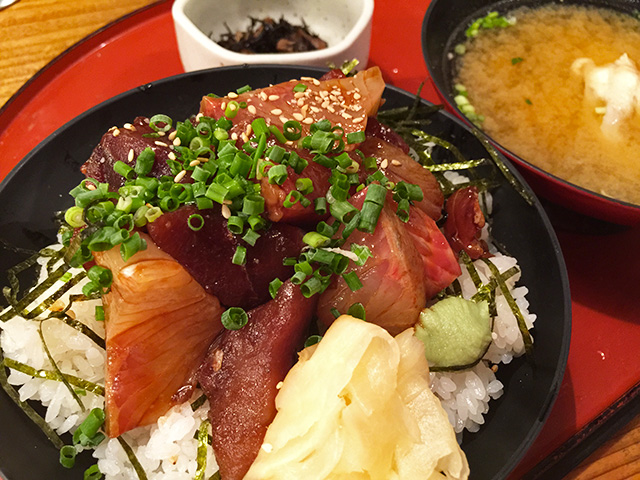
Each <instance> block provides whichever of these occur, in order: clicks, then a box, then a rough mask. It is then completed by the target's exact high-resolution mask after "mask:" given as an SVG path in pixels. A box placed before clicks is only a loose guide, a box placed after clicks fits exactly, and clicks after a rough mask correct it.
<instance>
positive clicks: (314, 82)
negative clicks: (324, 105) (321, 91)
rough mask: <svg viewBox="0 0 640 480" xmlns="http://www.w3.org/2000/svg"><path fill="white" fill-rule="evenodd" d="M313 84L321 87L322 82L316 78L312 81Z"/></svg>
mask: <svg viewBox="0 0 640 480" xmlns="http://www.w3.org/2000/svg"><path fill="white" fill-rule="evenodd" d="M311 81H312V82H313V84H314V85H316V86H317V85H320V80H318V79H317V78H314V79H313V80H311Z"/></svg>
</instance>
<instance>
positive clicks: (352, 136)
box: [347, 131, 367, 145]
mask: <svg viewBox="0 0 640 480" xmlns="http://www.w3.org/2000/svg"><path fill="white" fill-rule="evenodd" d="M366 138H367V137H366V135H365V133H364V131H360V132H351V133H347V143H348V144H350V145H351V144H354V143H362V142H364V141H365V139H366Z"/></svg>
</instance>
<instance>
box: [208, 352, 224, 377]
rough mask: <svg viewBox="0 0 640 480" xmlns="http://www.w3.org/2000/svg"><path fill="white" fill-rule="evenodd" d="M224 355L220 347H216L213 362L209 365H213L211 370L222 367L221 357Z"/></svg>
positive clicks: (215, 370)
mask: <svg viewBox="0 0 640 480" xmlns="http://www.w3.org/2000/svg"><path fill="white" fill-rule="evenodd" d="M223 357H224V353H223V352H222V350H220V349H216V350H215V351H214V352H213V362H212V364H211V366H212V367H213V371H214V372H217V371H218V370H220V369H221V368H222V358H223Z"/></svg>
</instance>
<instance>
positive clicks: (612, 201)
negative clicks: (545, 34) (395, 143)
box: [421, 0, 640, 214]
mask: <svg viewBox="0 0 640 480" xmlns="http://www.w3.org/2000/svg"><path fill="white" fill-rule="evenodd" d="M439 1H440V2H441V3H442V2H446V1H447V0H431V2H430V3H429V7H428V8H427V12H426V13H425V16H424V20H423V21H422V33H421V35H422V56H423V58H424V62H425V65H426V67H427V71H428V72H429V78H430V79H431V81H432V82H433V84H434V85H435V87H436V89H437V90H438V93H439V94H440V96H441V97H442V98H443V99H444V100H445V101H446V102H447V105H448V106H449V107H450V108H452V109H453V110H454V111H455V112H456V113H457V115H458V116H459V117H460V119H462V121H463V122H464V123H465V124H467V126H471V125H472V123H471V122H470V121H469V120H468V119H467V117H466V116H465V115H464V113H462V111H461V110H460V109H459V108H458V107H457V105H456V104H455V102H453V101H452V100H451V94H450V89H449V88H448V87H449V85H443V84H442V83H441V82H440V81H439V80H438V75H435V76H434V70H433V66H432V63H431V61H430V58H429V56H428V53H427V52H428V49H427V44H428V42H429V40H428V39H429V36H428V35H427V30H428V27H429V24H430V22H432V20H431V18H432V16H433V15H434V13H433V12H434V10H435V8H436V6H437V5H438V2H439ZM498 3H503V2H502V1H501V0H497V1H496V0H494V1H493V2H492V3H490V4H488V5H487V6H485V7H482V8H480V9H478V12H482V11H483V10H487V11H490V10H492V5H496V4H498ZM546 3H549V4H552V3H553V4H557V2H555V1H554V0H546ZM482 133H483V134H484V135H485V136H486V137H487V138H488V139H489V140H491V142H492V143H493V144H494V145H495V146H496V147H497V148H499V149H500V150H502V151H503V152H506V153H507V154H508V155H509V156H510V157H511V158H513V159H514V160H515V161H516V162H518V163H522V164H523V166H525V167H526V168H528V169H530V170H533V171H535V172H536V173H537V174H538V175H540V176H541V177H549V178H550V179H551V180H552V181H553V182H554V183H556V184H560V186H561V188H563V189H567V190H577V191H579V192H580V193H581V194H582V195H584V196H587V197H591V198H592V199H594V200H598V201H601V202H604V203H607V204H609V205H610V206H612V207H613V208H619V207H623V208H624V209H630V210H631V211H634V213H635V211H637V212H638V214H640V204H635V203H630V202H626V201H624V200H619V199H617V198H613V197H607V196H606V195H603V194H601V193H598V192H596V191H594V190H589V189H587V188H584V187H581V186H580V185H576V184H575V183H572V182H570V181H568V180H564V179H563V178H560V177H558V176H556V175H554V174H552V173H549V172H547V171H546V170H543V169H541V168H540V167H537V166H536V165H533V164H532V163H529V162H528V161H526V160H524V159H523V158H522V157H521V156H519V155H516V154H515V153H513V152H512V151H511V150H509V149H508V148H505V147H504V146H502V145H501V144H500V143H498V142H497V141H495V140H494V139H493V138H492V137H491V136H490V135H488V134H487V133H486V132H484V131H482ZM511 158H509V160H511Z"/></svg>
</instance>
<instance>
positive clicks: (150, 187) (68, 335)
mask: <svg viewBox="0 0 640 480" xmlns="http://www.w3.org/2000/svg"><path fill="white" fill-rule="evenodd" d="M384 88H385V84H384V82H383V80H382V76H381V73H380V70H379V69H377V68H371V69H368V70H364V71H362V72H359V73H355V74H352V73H350V74H345V73H344V72H343V71H342V70H340V69H335V70H332V71H330V72H328V73H327V74H325V75H324V76H323V77H322V78H320V79H315V78H310V77H303V78H301V79H297V80H290V81H288V82H284V83H281V84H277V85H273V86H269V87H266V88H261V89H255V90H254V89H252V88H251V87H250V86H244V87H240V88H238V90H237V91H234V92H229V93H228V94H227V95H225V96H222V97H219V96H217V95H213V94H211V95H207V96H205V97H203V98H202V101H201V104H200V111H199V112H198V113H197V114H194V115H193V116H192V117H190V118H187V119H185V120H184V121H174V119H172V118H170V117H168V116H166V115H164V114H158V115H154V116H152V117H151V118H146V117H138V118H136V119H133V120H132V122H131V123H127V124H125V125H122V126H118V127H112V128H110V129H109V130H108V131H107V132H106V133H105V134H104V136H103V137H102V139H101V141H100V143H99V144H98V145H97V146H96V147H95V149H94V150H93V153H92V154H91V156H90V158H88V159H87V161H86V162H85V163H84V164H83V165H82V168H81V170H82V172H83V173H84V174H85V176H86V178H85V179H84V180H83V181H82V182H81V183H80V184H79V185H78V186H77V187H75V188H74V189H73V190H72V191H71V192H70V194H71V197H72V199H73V205H72V206H70V207H69V208H68V209H67V210H66V211H65V212H62V214H61V215H60V220H61V226H60V230H59V244H56V245H53V246H51V247H49V248H46V249H44V250H42V251H40V252H37V253H35V254H34V255H33V256H32V257H30V258H29V259H28V260H26V261H25V262H22V263H20V264H19V265H16V267H14V268H13V269H11V270H10V271H9V272H8V273H9V284H10V286H9V287H6V288H5V289H4V295H5V298H6V300H7V303H8V305H9V306H8V307H7V308H5V309H4V310H3V311H2V312H1V313H0V321H1V322H0V329H1V330H2V332H1V335H0V347H1V348H0V360H1V361H2V362H3V365H4V367H5V368H2V369H0V383H1V384H2V387H3V389H4V390H5V391H6V392H7V394H8V395H9V396H10V397H11V399H12V400H13V401H15V402H16V403H17V404H18V405H19V406H20V407H21V408H22V409H23V410H24V412H25V413H26V414H27V415H28V416H29V417H30V418H31V419H32V420H33V421H34V422H35V423H36V424H38V426H40V427H41V429H42V430H43V432H44V434H45V435H47V436H48V438H49V439H50V440H51V442H52V443H53V445H54V446H55V447H56V448H58V449H59V450H60V462H61V463H62V465H64V466H65V467H69V468H72V467H73V465H74V463H75V458H76V455H77V454H79V453H80V452H82V451H83V450H91V451H92V454H93V456H94V457H95V458H96V459H97V463H96V464H95V465H93V466H92V467H91V468H90V469H89V470H87V471H86V472H85V477H84V478H90V479H97V478H102V477H103V476H104V477H106V478H108V479H130V478H138V479H141V480H142V479H168V478H172V479H175V478H185V479H193V478H195V479H213V478H221V479H222V480H229V479H232V480H233V479H243V478H244V479H261V480H265V479H277V478H305V479H309V478H318V479H324V478H338V477H340V478H343V477H344V476H346V475H350V474H354V473H355V472H360V474H363V475H366V478H372V479H374V478H375V479H378V478H380V479H391V478H397V479H409V478H429V477H430V476H431V475H432V474H433V473H434V472H436V473H438V474H441V475H443V476H444V477H445V478H452V479H460V478H467V477H468V474H469V468H468V464H467V460H466V457H465V455H464V452H463V451H462V450H461V448H460V446H459V440H460V436H461V434H462V432H463V430H468V431H471V432H475V431H477V430H478V429H479V428H480V426H481V425H482V424H483V423H484V418H483V415H484V414H485V413H486V412H487V411H488V408H489V401H490V399H492V398H497V397H499V396H500V395H501V394H502V384H501V383H500V381H499V380H498V379H497V378H496V375H495V373H496V371H497V366H498V364H500V363H508V362H510V361H511V360H512V358H514V357H517V356H520V355H522V354H524V353H525V352H529V351H531V349H532V348H533V340H532V337H531V335H530V333H529V330H530V329H531V328H532V327H533V322H534V320H535V315H533V314H531V313H529V311H528V303H527V300H526V297H525V295H526V293H527V289H526V287H524V286H518V285H516V282H517V281H518V279H519V278H520V269H519V267H518V265H517V261H516V259H515V258H513V257H510V256H509V255H508V254H507V252H505V251H503V249H501V248H500V247H499V246H498V245H496V243H495V242H494V241H493V240H492V237H491V234H490V218H491V217H490V213H491V208H492V197H491V193H490V191H491V189H492V188H493V187H495V186H496V185H497V184H498V183H499V182H498V181H497V176H498V175H502V174H504V175H506V176H507V177H508V181H509V183H511V184H512V185H513V186H514V187H515V188H519V190H520V191H521V192H522V194H523V195H524V196H525V197H526V193H525V192H524V189H522V187H521V186H519V185H518V183H517V181H516V180H515V179H514V178H513V177H511V176H510V175H509V172H508V170H507V169H506V168H505V166H504V165H502V164H501V162H500V160H499V158H498V155H497V154H496V152H495V151H494V150H493V149H492V147H491V146H490V145H489V144H488V142H486V140H484V139H483V138H482V137H481V136H480V135H479V134H477V132H476V134H477V136H478V139H479V140H480V141H481V142H482V144H483V145H484V146H485V148H486V152H487V155H486V158H465V157H464V156H463V155H462V153H461V152H460V150H459V149H458V148H457V147H456V146H455V145H454V144H453V143H451V142H449V141H448V140H446V139H442V138H438V137H435V136H433V135H431V134H428V133H426V131H425V130H428V129H427V126H428V125H429V124H430V122H431V119H432V118H433V116H434V115H437V112H438V110H439V108H440V107H438V106H426V105H425V104H423V103H422V102H421V101H419V98H416V101H415V103H414V104H413V105H412V106H410V107H404V108H397V109H387V110H379V108H380V106H381V104H382V102H383V100H382V94H383V90H384ZM526 198H527V200H529V201H530V200H531V199H530V198H528V197H526ZM70 203H71V201H70ZM33 269H35V270H37V271H38V275H37V277H38V281H37V283H36V286H35V287H33V288H31V289H29V290H27V292H26V293H25V294H21V292H20V282H19V281H18V276H19V275H21V273H22V272H25V271H29V270H33ZM371 372H376V373H375V375H371ZM38 404H41V405H38ZM42 412H44V414H43V413H42ZM85 455H86V454H85ZM363 472H364V473H363ZM363 478H364V477H363Z"/></svg>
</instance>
